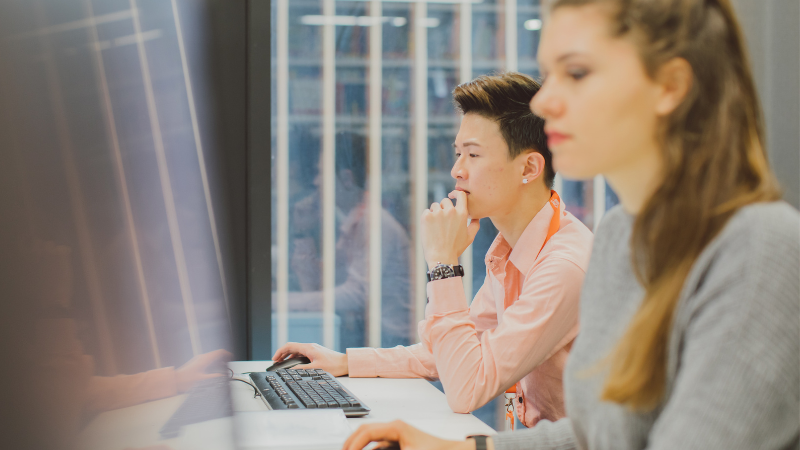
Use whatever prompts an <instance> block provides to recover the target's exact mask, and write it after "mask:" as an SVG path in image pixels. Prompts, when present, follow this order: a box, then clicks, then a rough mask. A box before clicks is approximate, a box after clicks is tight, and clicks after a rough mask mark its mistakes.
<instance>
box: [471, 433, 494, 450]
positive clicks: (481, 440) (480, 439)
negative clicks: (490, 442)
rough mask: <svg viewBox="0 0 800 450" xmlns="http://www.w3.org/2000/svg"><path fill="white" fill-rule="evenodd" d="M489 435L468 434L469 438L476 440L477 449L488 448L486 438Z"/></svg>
mask: <svg viewBox="0 0 800 450" xmlns="http://www.w3.org/2000/svg"><path fill="white" fill-rule="evenodd" d="M488 437H489V436H485V435H482V434H476V435H474V436H467V439H473V440H474V441H475V450H486V438H488Z"/></svg>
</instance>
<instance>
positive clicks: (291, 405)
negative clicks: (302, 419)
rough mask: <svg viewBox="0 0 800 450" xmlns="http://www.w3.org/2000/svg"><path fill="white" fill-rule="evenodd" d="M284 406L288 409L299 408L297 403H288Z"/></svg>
mask: <svg viewBox="0 0 800 450" xmlns="http://www.w3.org/2000/svg"><path fill="white" fill-rule="evenodd" d="M286 406H288V407H289V409H299V408H300V407H299V406H297V403H295V402H292V403H289V404H288V405H286Z"/></svg>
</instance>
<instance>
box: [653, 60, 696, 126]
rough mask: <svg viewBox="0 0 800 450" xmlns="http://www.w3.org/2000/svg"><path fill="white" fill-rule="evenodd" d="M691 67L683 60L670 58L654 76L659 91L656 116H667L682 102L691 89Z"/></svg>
mask: <svg viewBox="0 0 800 450" xmlns="http://www.w3.org/2000/svg"><path fill="white" fill-rule="evenodd" d="M692 78H693V72H692V66H691V65H690V64H689V62H688V61H686V60H685V59H683V58H672V59H671V60H669V61H667V62H666V63H664V65H662V66H661V68H660V69H658V73H657V74H656V80H655V81H656V83H657V84H658V85H659V87H660V89H659V92H658V94H657V95H658V97H657V99H656V114H657V115H659V116H667V115H669V114H671V113H672V111H674V110H675V108H677V107H678V105H680V104H681V102H683V99H684V98H686V95H687V94H688V93H689V90H690V89H691V88H692Z"/></svg>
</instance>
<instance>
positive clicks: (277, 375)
mask: <svg viewBox="0 0 800 450" xmlns="http://www.w3.org/2000/svg"><path fill="white" fill-rule="evenodd" d="M250 379H251V380H253V384H255V385H256V387H257V388H258V391H259V393H261V398H262V399H263V400H264V403H266V404H267V406H268V407H269V408H270V409H273V410H275V409H303V408H308V409H311V408H341V409H342V410H344V414H345V416H347V417H361V416H366V415H367V414H369V412H370V409H369V408H367V406H366V405H365V404H364V402H362V401H361V400H359V399H358V398H357V397H356V396H355V395H353V393H352V392H350V391H348V390H347V389H346V388H345V387H344V386H342V385H341V384H339V382H338V381H336V378H335V377H334V376H333V375H331V374H329V373H328V372H325V371H324V370H322V369H306V370H303V369H296V370H295V369H278V370H276V371H275V372H253V373H251V374H250Z"/></svg>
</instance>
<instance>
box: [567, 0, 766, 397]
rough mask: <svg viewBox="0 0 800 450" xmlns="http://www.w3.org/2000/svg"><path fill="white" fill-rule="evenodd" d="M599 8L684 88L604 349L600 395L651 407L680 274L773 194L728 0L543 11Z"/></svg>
mask: <svg viewBox="0 0 800 450" xmlns="http://www.w3.org/2000/svg"><path fill="white" fill-rule="evenodd" d="M587 4H599V5H602V6H604V7H606V6H607V7H608V8H607V10H608V11H609V18H610V23H611V32H612V34H613V35H614V36H617V37H626V38H631V39H632V41H633V42H634V43H635V44H636V45H637V46H638V48H639V51H640V56H641V58H642V61H643V62H644V66H645V68H646V70H647V72H648V74H649V76H651V77H653V76H654V75H655V74H656V72H657V70H658V69H659V68H660V67H661V66H662V65H663V64H664V63H665V62H667V61H669V60H671V59H673V58H683V59H685V60H686V61H687V62H688V63H689V65H690V66H691V68H692V71H693V80H692V87H691V89H690V91H689V93H688V94H687V96H686V98H685V99H684V101H683V102H682V103H681V105H680V106H679V107H678V108H677V109H676V110H675V111H674V112H673V113H672V114H671V115H669V116H668V117H666V118H665V119H664V120H663V121H662V123H661V124H660V126H659V133H660V135H659V138H660V142H662V143H663V145H662V157H663V165H664V181H663V183H662V184H661V186H659V187H658V189H657V190H656V191H655V192H654V193H653V194H652V196H651V197H650V198H649V199H648V200H647V202H646V203H645V205H644V206H643V208H642V210H641V211H640V212H639V214H638V215H637V216H636V220H635V223H634V227H633V234H632V237H631V257H632V262H633V267H634V271H635V272H636V276H637V278H638V280H639V282H640V283H641V284H642V286H643V287H644V290H645V298H644V301H643V303H642V305H641V306H640V308H639V310H638V311H637V313H636V314H635V316H634V317H633V319H632V321H631V323H630V325H629V327H628V329H627V331H626V332H625V334H624V335H623V337H622V339H621V340H620V341H619V343H618V344H617V346H616V348H615V349H614V350H613V351H612V353H611V355H610V358H609V359H608V361H609V362H610V371H609V375H608V378H607V379H606V381H605V385H604V387H603V391H602V399H604V400H609V401H613V402H616V403H619V404H622V405H626V406H628V407H630V408H631V409H635V410H651V409H653V408H654V407H656V406H657V405H658V404H659V402H660V401H661V400H662V398H663V396H664V395H665V390H666V359H667V342H668V338H669V333H670V329H671V325H672V319H673V315H674V311H675V308H676V305H677V302H678V298H679V296H680V293H681V290H682V288H683V285H684V282H685V281H686V277H687V275H688V273H689V271H690V269H691V267H692V265H693V264H694V262H695V260H696V259H697V257H698V256H699V255H700V253H701V252H702V251H703V249H704V248H705V247H706V245H708V243H709V242H710V241H711V240H712V239H713V238H714V237H715V236H716V235H717V234H718V233H719V232H720V230H722V228H723V227H724V226H725V223H726V222H727V221H728V219H730V218H731V216H732V215H733V214H734V213H735V212H736V211H737V210H738V209H739V208H741V207H743V206H745V205H748V204H751V203H755V202H762V201H772V200H777V199H779V198H780V190H779V188H778V185H777V182H776V181H775V178H774V176H773V174H772V172H771V170H770V168H769V165H768V163H767V155H766V151H765V149H764V140H763V126H762V118H761V110H760V107H759V103H758V98H757V95H756V90H755V85H754V83H753V77H752V75H751V72H750V66H749V62H748V59H747V55H746V51H745V48H744V40H743V38H742V34H741V31H740V28H739V25H738V23H737V20H736V17H735V14H734V12H733V8H732V6H731V4H730V1H728V0H556V1H554V2H552V4H551V10H554V9H557V8H563V7H567V6H583V5H587Z"/></svg>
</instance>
